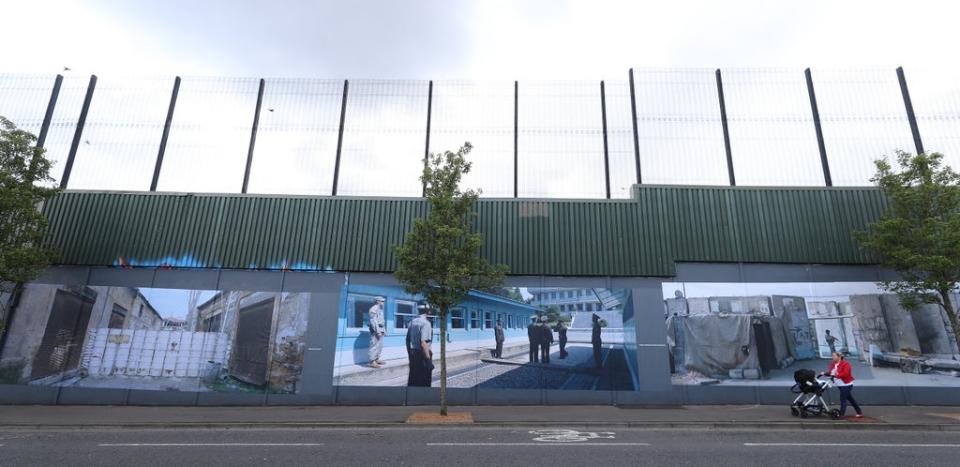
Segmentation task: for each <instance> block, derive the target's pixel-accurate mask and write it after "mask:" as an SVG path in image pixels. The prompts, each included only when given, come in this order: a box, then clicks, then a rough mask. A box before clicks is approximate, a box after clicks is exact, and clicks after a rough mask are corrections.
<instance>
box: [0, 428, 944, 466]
mask: <svg viewBox="0 0 960 467" xmlns="http://www.w3.org/2000/svg"><path fill="white" fill-rule="evenodd" d="M958 458H960V434H958V433H956V432H896V431H860V430H856V431H853V430H802V431H772V430H742V431H733V430H656V431H655V430H643V429H622V428H610V429H591V430H590V431H577V430H576V429H572V430H568V429H562V428H561V429H558V428H554V427H551V428H537V427H536V426H532V427H529V428H484V427H469V426H466V427H463V426H461V427H441V428H433V427H389V428H362V429H356V428H316V429H295V430H290V429H178V428H167V429H150V430H147V429H129V428H125V429H82V430H81V429H77V430H50V431H47V430H35V429H30V430H26V429H25V430H13V431H11V430H4V431H2V432H0V465H4V466H7V465H24V466H51V465H82V466H91V465H103V466H131V465H138V466H161V467H170V466H178V467H179V466H188V465H198V466H248V465H250V466H252V465H271V466H293V465H328V466H341V465H343V466H349V465H357V466H366V467H369V466H374V465H389V466H396V465H416V466H454V465H456V466H473V465H477V466H486V467H489V466H493V465H523V466H537V465H559V466H573V465H584V466H591V467H598V466H619V465H669V466H686V465H707V466H711V467H716V466H718V465H737V466H777V465H783V466H796V465H844V466H854V465H877V466H906V465H909V466H927V465H957V459H958Z"/></svg>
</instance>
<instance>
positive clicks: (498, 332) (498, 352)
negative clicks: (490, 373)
mask: <svg viewBox="0 0 960 467" xmlns="http://www.w3.org/2000/svg"><path fill="white" fill-rule="evenodd" d="M493 337H494V339H495V340H496V341H497V348H496V349H495V350H494V351H493V357H494V358H503V341H504V337H503V320H502V319H498V320H497V327H496V328H494V329H493Z"/></svg>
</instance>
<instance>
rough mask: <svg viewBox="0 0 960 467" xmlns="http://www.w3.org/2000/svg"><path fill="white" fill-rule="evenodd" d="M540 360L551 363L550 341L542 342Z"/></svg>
mask: <svg viewBox="0 0 960 467" xmlns="http://www.w3.org/2000/svg"><path fill="white" fill-rule="evenodd" d="M540 361H541V362H543V363H550V343H549V342H547V343H544V344H540Z"/></svg>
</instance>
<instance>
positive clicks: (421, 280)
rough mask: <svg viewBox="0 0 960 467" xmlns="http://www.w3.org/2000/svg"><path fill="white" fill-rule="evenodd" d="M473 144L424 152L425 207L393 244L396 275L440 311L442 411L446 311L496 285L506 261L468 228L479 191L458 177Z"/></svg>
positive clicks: (464, 171) (465, 169)
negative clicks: (484, 253)
mask: <svg viewBox="0 0 960 467" xmlns="http://www.w3.org/2000/svg"><path fill="white" fill-rule="evenodd" d="M472 148H473V146H472V145H471V144H470V143H469V142H466V143H464V145H463V147H461V148H460V149H459V150H458V151H457V152H451V151H445V152H443V153H436V154H431V155H430V156H429V158H428V160H427V161H426V162H428V163H427V164H425V167H424V169H423V175H422V176H421V177H420V180H421V181H422V182H423V183H424V186H425V187H426V198H427V201H428V202H429V211H428V212H427V216H426V217H425V218H420V219H416V220H414V222H413V229H412V230H411V231H410V232H409V233H408V234H407V236H406V239H405V240H404V243H403V244H402V245H394V253H395V254H396V255H397V261H398V266H397V270H396V272H394V275H395V276H396V277H397V280H399V281H400V283H401V284H403V286H404V288H405V289H406V291H407V292H408V293H412V294H418V295H422V296H423V297H424V298H425V299H426V300H427V303H429V304H430V306H432V307H435V308H436V309H437V310H438V312H439V313H438V317H439V320H440V414H441V415H447V361H446V357H447V314H448V312H449V310H450V308H452V307H454V306H456V305H457V304H459V303H460V302H462V301H463V299H464V297H466V295H467V293H468V292H469V291H470V290H471V289H478V290H490V289H492V288H494V287H498V286H500V285H501V284H502V283H503V279H504V276H505V275H506V273H507V266H505V265H502V264H498V265H491V264H490V263H489V262H487V261H486V260H485V259H483V258H482V257H481V256H480V246H481V245H482V238H481V235H480V233H477V232H473V231H472V225H473V219H474V218H475V216H476V212H475V211H474V205H475V204H476V202H477V198H478V196H479V192H478V191H474V190H469V189H468V190H461V189H460V180H461V178H462V177H463V175H464V174H467V173H469V172H470V166H471V164H470V163H469V162H467V160H466V156H467V154H469V153H470V150H471V149H472Z"/></svg>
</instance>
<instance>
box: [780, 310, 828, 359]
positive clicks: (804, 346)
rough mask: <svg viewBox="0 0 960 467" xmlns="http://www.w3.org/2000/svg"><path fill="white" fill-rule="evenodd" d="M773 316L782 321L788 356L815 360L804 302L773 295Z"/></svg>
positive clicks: (814, 348) (813, 345)
mask: <svg viewBox="0 0 960 467" xmlns="http://www.w3.org/2000/svg"><path fill="white" fill-rule="evenodd" d="M770 301H771V303H772V305H773V315H774V316H776V317H777V318H780V319H781V320H783V325H784V327H785V328H786V333H787V342H788V343H789V348H790V355H791V356H792V357H793V358H795V359H797V360H806V359H811V358H816V356H817V352H816V345H815V343H814V339H813V335H812V333H811V332H810V318H809V317H808V316H807V305H806V301H805V300H804V299H803V298H802V297H788V296H784V295H774V296H772V297H770Z"/></svg>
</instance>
